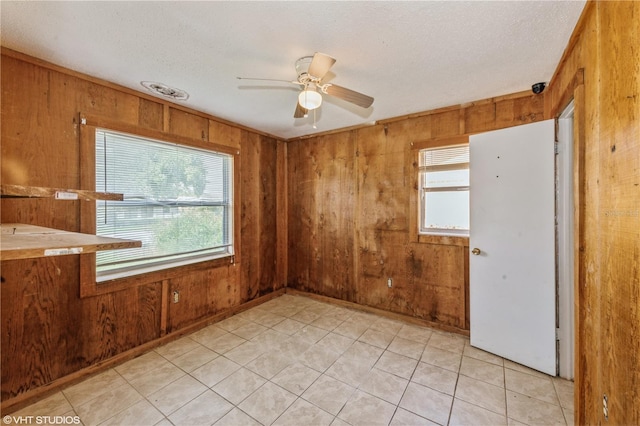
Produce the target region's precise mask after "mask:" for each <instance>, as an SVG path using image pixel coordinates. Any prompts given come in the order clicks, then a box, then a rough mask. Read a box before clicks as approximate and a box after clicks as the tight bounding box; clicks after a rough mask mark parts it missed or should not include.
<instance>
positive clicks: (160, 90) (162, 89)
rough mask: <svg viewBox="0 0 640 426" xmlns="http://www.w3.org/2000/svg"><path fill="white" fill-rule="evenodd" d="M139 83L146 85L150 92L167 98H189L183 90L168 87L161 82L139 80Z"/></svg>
mask: <svg viewBox="0 0 640 426" xmlns="http://www.w3.org/2000/svg"><path fill="white" fill-rule="evenodd" d="M140 84H142V85H143V86H144V87H146V88H147V89H148V90H149V91H150V92H151V93H153V94H155V95H160V96H162V97H163V98H169V99H172V100H174V101H186V100H187V99H189V94H188V93H187V92H185V91H184V90H180V89H176V88H175V87H170V86H167V85H166V84H163V83H156V82H153V81H141V82H140Z"/></svg>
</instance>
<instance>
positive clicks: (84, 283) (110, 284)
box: [80, 255, 236, 298]
mask: <svg viewBox="0 0 640 426" xmlns="http://www.w3.org/2000/svg"><path fill="white" fill-rule="evenodd" d="M235 260H236V257H235V255H227V256H224V257H219V258H216V259H212V260H205V261H201V262H198V263H192V264H188V265H182V266H175V267H171V268H168V269H157V270H154V271H149V272H145V273H142V274H138V275H131V276H128V277H122V278H115V279H111V280H107V281H96V280H95V276H94V278H93V279H91V280H86V279H85V280H82V279H81V282H80V297H81V298H83V297H91V296H96V295H100V294H108V293H112V292H114V291H120V290H124V289H126V288H131V287H136V286H139V285H145V284H148V283H153V282H161V281H164V280H170V279H172V278H177V277H181V276H184V275H187V274H189V273H192V272H196V271H203V270H207V269H215V268H220V267H224V266H234V265H236V263H235ZM92 263H93V264H95V257H94V258H93V262H92Z"/></svg>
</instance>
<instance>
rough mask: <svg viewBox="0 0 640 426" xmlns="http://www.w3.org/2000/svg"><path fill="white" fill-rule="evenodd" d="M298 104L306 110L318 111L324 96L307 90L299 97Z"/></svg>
mask: <svg viewBox="0 0 640 426" xmlns="http://www.w3.org/2000/svg"><path fill="white" fill-rule="evenodd" d="M298 103H299V104H300V106H301V107H303V108H304V109H308V110H312V109H316V108H318V107H319V106H320V105H321V104H322V95H321V94H320V93H318V92H316V91H315V90H309V89H306V90H303V91H302V92H300V94H299V95H298Z"/></svg>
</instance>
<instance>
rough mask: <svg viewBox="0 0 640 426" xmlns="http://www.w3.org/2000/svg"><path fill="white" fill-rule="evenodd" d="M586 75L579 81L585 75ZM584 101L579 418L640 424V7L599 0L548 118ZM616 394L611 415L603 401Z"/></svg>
mask: <svg viewBox="0 0 640 426" xmlns="http://www.w3.org/2000/svg"><path fill="white" fill-rule="evenodd" d="M576 76H578V77H576ZM571 98H573V99H574V100H575V111H576V117H575V123H576V126H575V127H576V128H575V132H574V139H575V143H576V147H575V150H574V165H575V169H576V175H575V179H576V183H575V185H574V186H575V188H576V197H575V209H576V213H575V215H576V219H577V223H578V226H577V228H576V232H575V235H576V257H577V264H576V283H577V285H576V293H575V294H576V296H575V299H576V325H577V335H576V351H577V355H576V370H575V377H576V380H575V411H576V416H575V421H576V424H612V425H613V424H615V425H632V424H633V425H636V424H640V3H639V2H625V1H620V2H593V3H592V2H590V3H588V4H587V7H586V8H585V11H584V12H583V15H582V18H581V21H580V23H579V25H578V27H577V28H576V31H575V32H574V35H573V38H572V41H571V43H570V45H569V47H568V48H567V50H566V51H565V55H564V57H563V59H562V61H561V63H560V65H559V67H558V69H557V71H556V73H555V76H554V78H553V80H552V84H551V85H550V87H549V94H548V96H547V99H546V104H547V105H546V111H547V115H548V116H550V117H551V116H555V115H557V113H558V111H561V110H562V109H563V108H564V107H565V105H566V104H567V102H568V101H569V100H570V99H571ZM605 395H606V396H607V399H608V408H609V409H608V419H605V417H604V415H603V397H604V396H605Z"/></svg>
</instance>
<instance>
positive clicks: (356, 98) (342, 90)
mask: <svg viewBox="0 0 640 426" xmlns="http://www.w3.org/2000/svg"><path fill="white" fill-rule="evenodd" d="M322 91H323V92H324V93H326V94H327V95H331V96H335V97H336V98H340V99H344V100H345V101H347V102H351V103H352V104H356V105H358V106H361V107H362V108H369V107H370V106H371V104H372V103H373V98H372V97H371V96H367V95H363V94H362V93H358V92H356V91H355V90H351V89H347V88H346V87H342V86H338V85H336V84H332V83H327V84H323V85H322Z"/></svg>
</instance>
